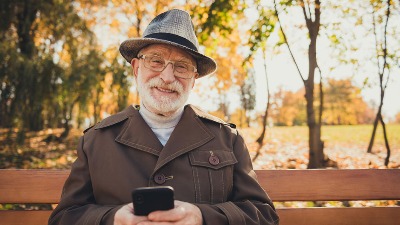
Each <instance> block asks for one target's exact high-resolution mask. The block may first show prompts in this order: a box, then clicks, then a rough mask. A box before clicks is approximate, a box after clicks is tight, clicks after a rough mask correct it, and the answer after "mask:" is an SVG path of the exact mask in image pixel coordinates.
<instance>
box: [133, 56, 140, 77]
mask: <svg viewBox="0 0 400 225" xmlns="http://www.w3.org/2000/svg"><path fill="white" fill-rule="evenodd" d="M131 66H132V69H133V75H135V77H136V76H137V74H138V70H139V59H137V58H133V59H132V60H131Z"/></svg>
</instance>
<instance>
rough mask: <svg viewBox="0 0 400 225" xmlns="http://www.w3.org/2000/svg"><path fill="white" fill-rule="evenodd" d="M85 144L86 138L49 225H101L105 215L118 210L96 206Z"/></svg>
mask: <svg viewBox="0 0 400 225" xmlns="http://www.w3.org/2000/svg"><path fill="white" fill-rule="evenodd" d="M83 143H84V137H81V138H80V140H79V144H78V151H77V152H78V158H77V160H76V161H75V162H74V164H73V165H72V169H71V173H70V175H69V177H68V179H67V180H66V182H65V184H64V188H63V191H62V195H61V200H60V203H59V204H58V206H57V207H56V208H55V209H54V211H53V213H52V214H51V216H50V218H49V223H48V224H49V225H71V224H75V225H80V224H82V225H84V224H85V225H86V224H100V222H101V220H102V219H103V217H104V215H106V214H107V213H108V212H109V211H111V210H112V211H114V210H115V208H117V207H116V206H102V205H98V204H96V200H95V198H94V195H93V189H92V183H91V179H90V172H89V168H88V161H87V157H86V154H85V152H84V151H83ZM113 209H114V210H113Z"/></svg>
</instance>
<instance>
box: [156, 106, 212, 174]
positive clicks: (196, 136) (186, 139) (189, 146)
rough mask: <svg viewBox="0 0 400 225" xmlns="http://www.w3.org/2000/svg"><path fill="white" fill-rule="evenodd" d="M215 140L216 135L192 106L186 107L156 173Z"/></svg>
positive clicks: (166, 146)
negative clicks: (182, 156) (172, 161)
mask: <svg viewBox="0 0 400 225" xmlns="http://www.w3.org/2000/svg"><path fill="white" fill-rule="evenodd" d="M213 138H214V135H213V134H212V133H211V131H210V130H209V129H208V128H207V127H206V126H205V125H204V124H203V122H202V121H201V120H200V119H199V117H198V116H197V115H196V113H195V112H194V111H193V109H192V108H191V106H190V105H188V106H186V107H185V111H184V113H183V115H182V118H181V120H180V121H179V123H178V124H177V126H176V127H175V129H174V131H173V132H172V134H171V137H170V138H169V140H168V142H167V143H166V145H165V146H164V148H163V149H162V151H161V153H160V155H159V158H158V161H157V164H156V167H155V169H154V172H155V171H157V170H158V169H160V168H161V167H162V166H164V165H165V164H166V163H168V162H170V161H171V160H173V159H175V158H177V157H178V156H180V155H182V154H185V153H187V152H189V151H191V150H193V149H195V148H198V147H200V146H202V145H204V144H205V143H207V142H209V141H210V140H211V139H213Z"/></svg>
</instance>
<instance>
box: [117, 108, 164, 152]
mask: <svg viewBox="0 0 400 225" xmlns="http://www.w3.org/2000/svg"><path fill="white" fill-rule="evenodd" d="M132 110H134V112H133V113H131V115H130V117H129V118H128V121H126V125H125V126H124V128H123V129H122V131H121V132H120V133H119V135H118V136H117V138H116V139H115V141H117V142H119V143H121V144H124V145H127V146H129V147H132V148H135V149H139V150H142V151H145V152H148V153H151V154H154V155H157V156H158V155H160V152H161V150H162V148H163V146H162V144H161V143H160V141H159V140H158V139H157V137H156V135H155V134H154V133H153V131H152V130H151V128H150V127H149V126H148V125H147V123H146V122H145V121H144V119H143V118H142V116H140V114H139V112H138V111H137V110H135V109H133V108H132Z"/></svg>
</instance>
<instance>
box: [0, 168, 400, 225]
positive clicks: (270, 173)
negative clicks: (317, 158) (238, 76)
mask: <svg viewBox="0 0 400 225" xmlns="http://www.w3.org/2000/svg"><path fill="white" fill-rule="evenodd" d="M256 172H257V175H258V178H259V181H260V183H261V184H262V186H263V188H264V189H265V190H266V191H267V193H268V194H269V195H270V197H271V198H272V199H273V200H274V201H275V202H282V201H347V200H400V170H399V169H381V170H258V171H256ZM68 174H69V171H68V170H15V169H11V170H0V203H1V204H4V203H17V204H25V203H52V204H56V203H58V201H59V198H60V194H61V190H62V186H63V184H64V181H65V179H66V178H67V176H68ZM277 211H278V214H279V215H280V217H281V222H280V224H281V225H287V224H296V225H302V224H307V225H310V224H311V225H312V224H323V225H326V224H335V225H340V224H379V225H384V224H391V225H394V224H400V207H397V206H395V207H334V208H326V207H312V208H306V207H305V208H278V209H277ZM50 213H51V210H32V211H19V210H0V224H2V225H44V224H47V219H48V217H49V215H50Z"/></svg>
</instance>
